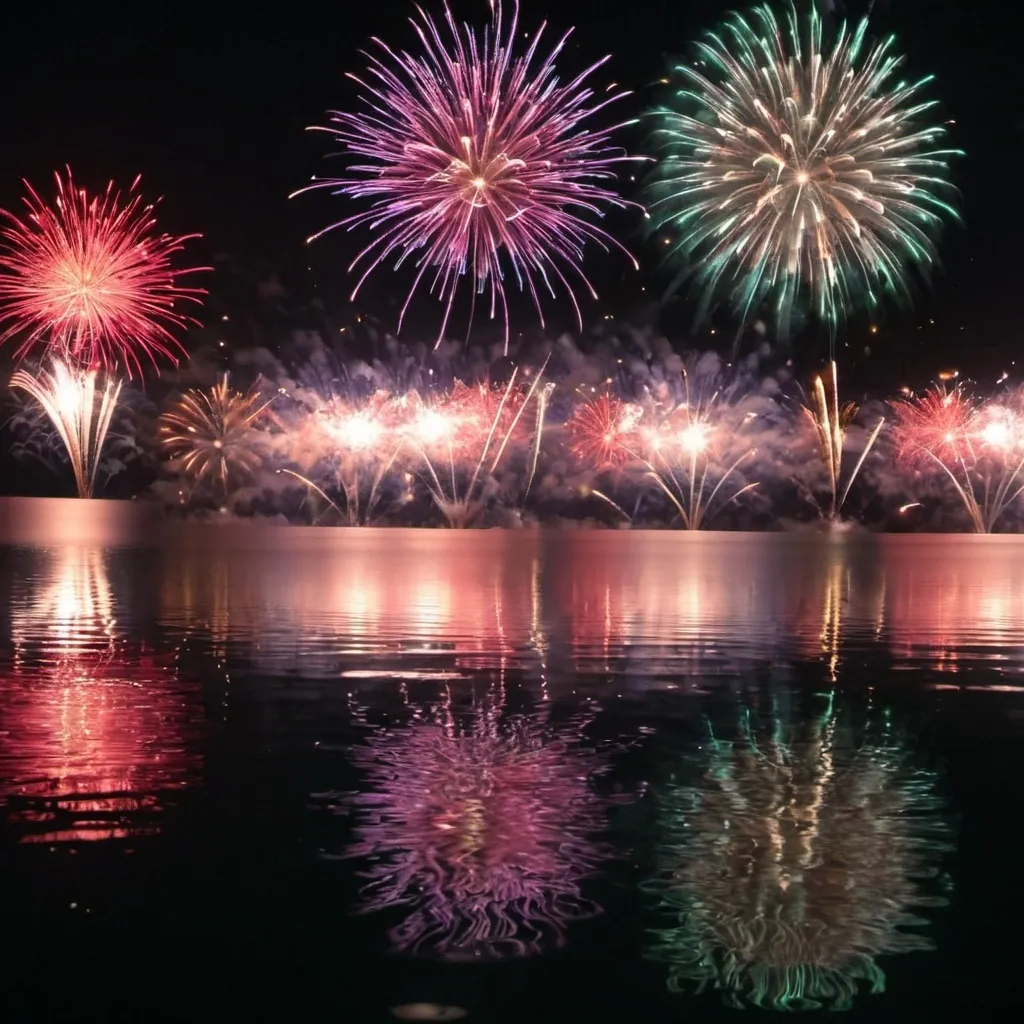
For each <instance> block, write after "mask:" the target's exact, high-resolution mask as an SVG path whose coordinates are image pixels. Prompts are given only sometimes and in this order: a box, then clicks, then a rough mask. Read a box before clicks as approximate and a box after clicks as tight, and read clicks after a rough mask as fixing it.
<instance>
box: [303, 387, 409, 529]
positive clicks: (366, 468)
mask: <svg viewBox="0 0 1024 1024" xmlns="http://www.w3.org/2000/svg"><path fill="white" fill-rule="evenodd" d="M318 401H319V399H318ZM396 416H397V403H396V402H395V400H394V398H393V397H392V396H391V394H390V393H389V392H387V391H384V390H377V391H375V392H374V393H373V394H372V395H371V396H370V397H369V399H368V400H366V401H365V402H358V401H356V400H354V399H352V400H350V399H343V398H340V397H338V396H336V395H334V396H331V398H329V399H328V400H327V401H321V402H320V404H318V405H317V406H316V408H315V409H314V410H313V412H311V413H307V414H305V415H304V425H303V427H302V428H301V429H300V430H299V431H298V432H297V434H296V437H295V444H294V445H293V453H292V454H293V455H294V456H295V459H296V461H297V462H299V463H302V464H303V468H308V471H309V472H310V473H312V472H313V469H312V466H313V465H318V468H319V471H320V474H321V475H322V474H324V473H326V474H327V475H328V476H329V477H330V481H331V482H330V484H329V486H330V487H331V489H332V490H334V488H335V487H336V488H337V489H338V490H339V491H340V494H341V499H340V500H341V504H340V505H339V504H337V503H336V502H335V501H334V500H333V499H332V498H331V497H330V496H329V495H328V494H327V492H326V491H325V490H324V489H323V488H321V487H319V486H318V485H317V484H316V483H314V482H313V481H312V480H311V479H309V477H308V476H305V475H302V474H300V473H296V472H295V471H293V470H288V469H286V470H284V472H285V473H288V474H289V475H291V476H294V477H295V478H296V479H298V480H301V481H302V482H303V483H305V484H306V485H307V486H308V487H310V488H311V489H312V490H314V491H316V492H317V493H318V494H319V495H320V496H321V497H322V498H324V499H325V500H326V501H327V502H328V504H329V505H330V506H331V507H332V508H333V509H334V510H335V511H336V512H337V513H338V515H339V516H340V517H341V518H342V519H343V521H344V522H346V523H347V524H348V525H349V526H360V525H366V524H368V523H371V522H372V521H373V516H374V513H375V511H376V508H377V505H378V503H379V501H380V499H381V496H382V488H383V484H384V481H385V479H386V477H387V475H388V473H390V472H391V469H392V467H393V466H394V464H395V460H396V459H397V458H398V454H399V452H400V451H401V449H402V447H403V444H404V438H403V437H402V434H401V431H400V430H398V429H397V420H396Z"/></svg>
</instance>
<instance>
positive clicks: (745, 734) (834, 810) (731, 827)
mask: <svg viewBox="0 0 1024 1024" xmlns="http://www.w3.org/2000/svg"><path fill="white" fill-rule="evenodd" d="M701 751H702V753H701V757H702V758H703V762H702V764H701V766H700V767H701V775H702V780H701V781H700V782H699V783H698V784H697V785H696V786H693V787H691V786H687V785H684V784H682V783H677V782H674V781H673V782H671V783H670V784H668V785H665V786H664V787H663V788H662V789H661V791H660V794H659V805H660V812H659V817H660V820H661V823H662V826H661V827H662V836H661V841H660V847H659V861H660V870H659V872H658V874H657V876H656V878H655V879H654V880H653V882H652V883H650V884H649V886H648V888H649V889H650V891H651V892H652V893H654V894H655V895H657V896H658V897H660V898H661V900H662V906H663V908H664V909H665V910H666V911H667V912H668V913H669V914H671V915H672V917H674V918H675V919H676V921H677V923H676V924H675V925H674V926H672V927H670V928H667V929H664V930H662V931H660V932H658V933H657V936H658V937H657V941H656V944H655V945H654V946H653V948H652V949H651V951H650V955H651V956H652V957H653V958H655V959H658V960H661V961H663V962H665V963H667V964H669V965H670V976H669V987H670V988H671V989H673V990H674V991H683V990H685V989H687V988H688V987H690V986H691V985H692V986H693V987H695V988H696V989H697V991H700V990H701V989H703V988H704V987H705V986H707V985H711V986H713V987H714V988H716V989H718V990H720V991H721V992H722V993H723V995H724V997H725V1000H726V1002H727V1003H729V1004H730V1005H732V1006H735V1007H739V1008H742V1007H744V1006H747V1005H752V1006H755V1007H758V1008H761V1009H773V1010H807V1009H817V1008H827V1009H835V1010H840V1009H847V1008H849V1007H850V1006H851V1005H852V1003H853V1000H854V998H855V997H856V995H857V993H858V991H859V989H860V988H861V986H863V985H867V986H868V987H869V988H870V991H872V992H876V993H877V992H881V991H883V990H884V987H885V975H884V974H883V972H882V970H881V968H880V967H879V966H878V964H877V963H876V958H877V957H878V956H879V955H881V954H892V953H901V952H909V951H914V950H925V949H930V948H932V947H931V944H930V943H929V942H928V940H927V939H926V938H925V937H923V936H921V935H918V934H914V932H913V931H909V932H908V931H904V930H903V929H905V928H907V927H914V926H919V925H921V924H925V923H926V922H925V921H923V920H921V919H920V918H919V917H916V916H914V914H913V912H912V911H913V910H914V909H916V908H918V907H933V906H941V905H943V904H944V903H945V902H946V901H945V900H944V899H942V898H941V897H939V896H937V895H932V894H929V893H928V892H927V891H926V890H925V887H924V886H923V885H922V884H921V883H920V882H919V881H918V880H919V879H924V878H929V877H933V876H934V875H935V874H936V862H937V861H938V860H939V858H940V857H941V856H942V855H943V854H944V853H945V851H946V850H947V849H948V837H947V829H946V827H945V824H944V822H943V821H942V819H941V817H940V815H939V809H940V804H939V801H938V798H937V796H936V794H935V791H934V779H933V778H932V777H931V776H929V775H928V774H926V773H924V772H921V771H919V770H915V769H914V768H913V767H912V765H911V764H910V759H909V756H908V754H907V752H906V751H905V749H904V747H903V746H902V745H901V744H900V742H899V741H898V738H897V737H896V736H894V735H893V733H892V731H891V727H890V726H889V724H888V720H886V721H885V722H883V723H878V724H874V723H871V722H868V723H867V724H866V725H865V726H863V727H856V726H854V725H853V724H852V723H850V722H848V721H847V720H846V719H845V717H844V716H841V715H840V714H839V713H838V711H837V709H836V708H835V707H834V705H833V697H832V696H831V695H829V696H828V697H827V706H826V708H825V710H824V711H823V713H821V714H820V715H818V716H815V717H813V718H811V719H810V720H809V721H808V722H807V723H806V724H803V725H794V724H793V723H792V721H790V720H789V718H788V716H786V715H785V714H783V713H780V711H779V709H778V708H777V707H776V706H775V705H774V702H773V707H772V710H771V714H770V715H769V716H767V717H765V718H764V721H763V722H759V721H758V718H757V717H755V714H754V713H752V712H751V711H750V710H747V709H744V711H743V712H742V714H741V716H740V721H739V728H738V730H736V732H735V735H734V738H732V739H731V740H730V739H723V738H720V737H717V736H711V737H710V738H709V741H707V742H706V743H705V744H704V745H702V747H701Z"/></svg>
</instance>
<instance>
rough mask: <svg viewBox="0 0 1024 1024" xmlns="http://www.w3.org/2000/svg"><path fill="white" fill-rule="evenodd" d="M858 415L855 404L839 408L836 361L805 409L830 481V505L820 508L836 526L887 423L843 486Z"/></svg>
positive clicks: (875, 433)
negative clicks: (850, 434)
mask: <svg viewBox="0 0 1024 1024" xmlns="http://www.w3.org/2000/svg"><path fill="white" fill-rule="evenodd" d="M857 412H858V410H857V406H856V405H854V403H853V402H846V403H844V404H843V405H840V404H839V375H838V372H837V370H836V364H835V361H834V360H833V361H832V363H831V364H830V365H829V373H828V375H827V376H823V375H819V376H817V377H815V378H814V388H813V391H812V396H811V399H810V401H808V403H807V404H806V405H805V406H804V414H805V415H806V417H807V418H808V420H810V422H811V425H812V426H813V427H814V432H815V438H816V440H817V442H818V451H819V452H820V454H821V461H822V465H823V466H824V467H825V473H826V477H827V480H828V503H827V504H826V505H824V506H822V505H820V504H819V506H818V507H819V509H820V510H821V513H822V515H823V516H824V517H825V519H826V520H827V521H828V522H829V523H834V522H836V520H837V519H838V518H839V515H840V513H841V512H842V509H843V505H845V504H846V499H847V497H848V496H849V494H850V488H851V487H852V486H853V482H854V480H856V479H857V476H858V474H859V473H860V471H861V467H862V466H863V465H864V460H865V459H866V458H867V457H868V455H869V453H870V452H871V449H872V448H873V447H874V446H875V442H876V441H877V440H878V435H879V434H880V433H881V432H882V427H884V426H885V419H884V417H882V418H880V419H879V420H878V423H876V424H875V427H874V429H873V430H872V431H871V433H870V434H868V438H867V441H866V442H865V443H864V447H863V449H862V450H861V453H860V457H859V458H858V459H857V462H856V463H855V464H854V467H853V470H852V471H851V472H850V474H849V476H847V478H846V482H845V483H843V453H844V451H845V449H846V440H847V433H848V427H849V426H850V424H851V423H852V422H853V419H854V417H855V416H856V415H857Z"/></svg>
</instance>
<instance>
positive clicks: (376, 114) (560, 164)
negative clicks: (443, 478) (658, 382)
mask: <svg viewBox="0 0 1024 1024" xmlns="http://www.w3.org/2000/svg"><path fill="white" fill-rule="evenodd" d="M492 7H493V24H492V25H491V26H490V27H489V28H487V29H485V30H484V31H483V32H482V33H481V32H478V31H475V30H474V29H472V28H470V27H469V26H462V27H461V29H460V27H459V26H458V25H457V24H456V22H455V19H454V18H453V16H452V13H451V10H450V9H449V8H448V6H447V4H446V5H445V9H444V21H445V24H446V25H447V28H448V32H447V33H445V32H443V31H442V28H441V27H439V26H438V24H437V23H436V22H435V21H434V20H433V19H431V18H430V17H429V16H428V15H426V14H424V13H423V12H422V11H420V16H419V19H418V20H413V22H412V24H413V28H414V29H415V31H416V34H417V36H418V37H419V40H420V43H421V45H422V52H421V53H420V54H410V53H407V52H404V51H395V50H393V49H392V48H391V47H390V46H388V45H387V44H386V43H384V42H383V41H381V40H380V39H375V40H374V42H375V44H376V45H377V47H378V49H379V51H380V54H379V55H378V56H374V55H367V59H368V61H369V69H368V73H367V74H366V76H365V77H363V78H360V77H357V76H356V75H349V77H350V78H352V79H353V81H355V82H356V83H357V84H358V85H359V86H360V87H361V89H362V90H363V105H364V109H363V110H362V111H361V112H359V113H347V112H341V111H334V112H332V114H331V119H332V121H333V126H332V127H329V128H320V129H317V130H320V131H326V132H329V133H330V134H331V135H333V136H334V137H335V138H336V139H338V141H339V142H341V143H342V144H343V146H344V147H345V150H346V152H347V153H348V154H351V155H352V156H355V157H359V158H362V159H364V160H365V161H366V162H365V163H357V164H353V165H352V166H351V167H350V168H349V170H348V173H347V175H346V176H344V177H341V178H330V179H324V180H316V179H314V183H313V184H312V185H309V186H306V188H305V189H301V190H300V192H304V191H308V190H309V189H316V188H326V189H331V190H332V191H333V193H334V194H339V195H344V196H348V197H351V198H353V199H356V200H369V201H370V206H369V208H368V209H366V210H364V211H363V212H360V213H356V214H352V215H350V216H347V217H344V218H343V219H342V220H340V221H338V222H337V223H335V224H332V225H330V226H329V227H327V228H325V229H324V230H323V231H321V232H319V233H318V234H317V235H314V236H313V237H312V238H311V239H310V241H312V240H313V239H315V238H317V237H319V236H320V235H322V234H324V233H325V232H326V231H331V230H333V229H335V228H339V227H343V228H345V229H346V230H352V229H354V228H369V229H370V230H371V231H372V232H373V233H374V237H373V240H372V241H371V242H370V244H369V245H367V246H366V248H365V249H363V251H362V252H361V253H360V254H359V255H358V256H357V257H356V258H355V260H354V261H353V263H352V266H351V267H350V270H355V269H356V268H359V269H360V270H361V271H362V273H361V276H360V278H359V280H358V282H357V284H356V287H355V289H354V290H353V292H352V297H353V298H355V296H356V294H357V293H358V291H359V289H360V287H361V286H362V284H363V282H364V281H365V280H366V278H367V277H368V276H369V275H370V274H371V273H372V272H373V271H374V270H376V269H377V268H378V267H379V266H380V265H381V264H382V263H384V262H385V261H387V260H389V259H391V258H392V257H394V258H395V267H396V269H397V268H398V267H400V266H401V265H402V264H403V263H405V262H406V260H409V261H410V262H412V263H413V264H414V265H415V268H416V272H415V277H414V280H413V283H412V287H411V289H410V291H409V295H408V298H407V299H406V302H405V305H404V306H403V307H402V311H401V315H400V317H399V328H400V327H401V321H402V319H403V318H404V316H405V313H406V309H407V308H408V305H409V302H410V301H411V299H412V297H413V295H414V294H415V293H416V291H417V289H418V288H419V286H420V284H421V282H422V281H423V279H424V278H427V280H428V281H429V288H430V291H431V292H432V293H436V294H437V296H438V298H439V300H440V301H441V302H442V303H443V304H444V315H443V318H442V322H441V328H440V331H439V334H438V343H440V340H441V338H442V337H443V336H444V333H445V330H446V328H447V325H448V319H449V316H450V314H451V310H452V305H453V302H454V299H455V294H456V291H457V290H458V286H459V280H460V278H462V277H464V276H466V275H468V276H470V277H471V278H472V287H473V288H474V289H475V293H474V300H473V302H474V304H475V301H476V299H475V295H476V294H483V293H484V292H489V298H488V304H489V307H490V316H491V317H492V318H493V317H494V316H495V315H496V314H497V313H498V311H499V309H500V312H501V316H502V317H503V319H504V321H505V347H506V350H507V348H508V308H507V301H506V295H505V283H504V282H505V278H506V275H507V274H508V271H509V270H511V273H512V275H513V277H514V278H515V280H516V282H517V283H518V284H519V286H520V289H521V290H524V291H526V292H528V293H529V295H530V297H531V298H532V300H533V303H534V306H535V307H536V309H537V312H538V315H539V316H540V318H541V323H542V324H543V312H542V310H541V302H540V292H541V291H546V292H548V293H550V294H551V295H554V285H555V284H557V283H560V284H561V285H562V287H563V288H564V289H565V291H566V292H567V293H568V295H569V297H570V299H571V301H572V303H573V305H574V307H575V308H576V313H577V318H578V319H579V318H580V311H579V306H578V303H577V300H576V296H575V292H574V283H575V282H578V283H579V284H582V285H583V287H584V288H585V289H586V291H587V292H588V293H590V294H591V295H592V296H593V297H594V298H596V294H595V292H594V289H593V287H592V286H591V285H590V283H589V281H588V280H587V278H586V277H585V275H584V273H583V270H582V266H581V264H582V259H583V251H584V247H585V245H586V243H588V242H591V243H595V244H597V245H598V246H600V247H601V248H602V249H604V250H606V251H607V250H608V249H609V248H611V247H615V248H617V249H622V247H621V246H620V245H619V244H618V243H617V242H616V241H615V240H614V239H613V238H612V237H611V236H610V235H609V234H608V233H607V232H605V231H603V230H601V229H600V228H598V227H596V226H594V225H593V224H591V223H590V221H589V220H588V219H587V218H588V217H593V216H598V215H601V214H602V213H603V212H604V210H605V209H607V208H610V207H624V206H626V205H627V204H626V203H625V202H624V201H623V200H621V199H619V198H618V196H617V195H616V194H615V193H614V192H613V191H612V190H611V188H609V187H606V185H605V183H607V182H612V181H614V178H615V173H614V171H615V166H616V165H617V164H618V163H620V162H622V161H624V160H627V159H629V158H628V157H626V156H624V155H623V154H622V153H621V152H620V151H619V150H616V149H614V148H613V147H611V146H610V144H609V140H610V138H611V136H612V134H613V133H614V131H615V130H616V128H618V127H621V126H615V127H609V128H603V127H600V125H595V126H594V127H590V125H591V123H592V121H593V120H594V118H595V117H596V116H597V115H599V114H600V113H601V112H602V111H603V109H604V108H605V107H606V106H608V105H609V104H610V103H613V102H614V101H616V100H618V99H621V98H622V97H623V96H625V95H627V94H626V93H623V92H619V93H611V94H606V95H605V96H604V97H603V98H602V99H601V100H600V101H599V102H595V98H594V92H593V89H592V88H591V87H590V86H589V85H588V84H587V80H588V78H589V77H590V75H591V74H592V73H593V72H594V71H595V70H597V68H599V67H601V65H603V64H604V63H605V61H603V60H602V61H599V62H598V63H596V64H594V65H592V66H591V67H590V68H588V69H587V70H585V71H583V72H582V73H581V74H579V75H577V76H575V77H573V78H570V79H569V80H568V81H567V82H564V83H563V82H562V81H560V80H559V78H558V71H557V69H556V65H555V61H556V59H557V58H558V57H559V56H560V55H561V54H562V51H563V49H564V48H565V44H566V40H567V39H568V34H567V35H566V36H564V37H563V38H562V39H561V40H560V41H559V42H558V43H557V44H556V45H555V46H554V47H553V48H552V49H551V50H550V52H548V53H547V55H546V56H539V50H540V45H541V39H542V36H543V32H544V26H542V27H541V29H540V30H539V31H538V32H537V33H536V34H535V35H534V36H533V38H532V39H530V41H529V43H528V45H527V47H526V49H525V51H524V52H523V53H522V54H521V55H517V53H516V50H515V43H516V37H517V35H519V31H518V29H519V10H518V5H514V6H513V13H512V16H511V18H509V19H507V20H505V19H504V18H503V17H502V9H501V4H500V2H497V3H494V4H493V5H492ZM606 59H607V58H606ZM627 123H628V122H627ZM296 194H298V193H296ZM622 251H623V252H625V250H622ZM627 255H628V254H627ZM630 259H632V257H630ZM633 262H634V266H636V262H635V260H634V261H633ZM580 322H581V326H582V320H580Z"/></svg>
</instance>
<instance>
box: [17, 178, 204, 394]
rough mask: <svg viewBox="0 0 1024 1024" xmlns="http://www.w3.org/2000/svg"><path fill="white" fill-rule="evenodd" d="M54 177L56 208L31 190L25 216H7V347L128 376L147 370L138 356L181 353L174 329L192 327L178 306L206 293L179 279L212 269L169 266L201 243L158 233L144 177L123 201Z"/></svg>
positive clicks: (116, 194) (109, 191)
mask: <svg viewBox="0 0 1024 1024" xmlns="http://www.w3.org/2000/svg"><path fill="white" fill-rule="evenodd" d="M55 177H56V183H57V196H56V201H55V202H54V204H53V205H52V206H48V205H47V204H46V203H45V202H44V201H43V199H41V198H40V196H39V194H38V193H37V192H36V191H35V189H33V188H32V186H31V185H28V184H27V183H26V187H27V189H28V196H27V198H26V199H25V205H26V206H27V207H28V215H27V216H26V217H24V218H19V217H16V216H15V215H14V214H12V213H8V212H7V211H0V214H2V216H3V217H5V218H6V220H7V222H8V223H7V226H6V227H5V228H4V229H3V230H2V231H0V309H2V317H3V319H4V320H6V321H7V324H8V326H7V328H6V330H5V331H4V332H3V334H2V336H0V340H6V339H9V338H11V337H14V336H15V335H24V337H23V338H22V340H21V342H20V346H19V348H18V355H19V356H22V355H24V354H25V353H26V352H28V351H29V350H31V349H32V348H34V347H36V346H37V345H44V346H45V347H46V348H47V349H48V350H49V351H51V352H52V354H53V355H54V356H56V357H57V358H60V359H65V360H69V361H71V362H74V363H80V364H82V365H83V366H85V367H86V368H87V369H98V368H102V369H105V370H107V371H110V370H112V369H113V368H114V367H115V366H117V365H119V364H123V365H124V367H125V369H126V370H127V371H128V374H129V376H130V375H131V374H132V372H133V371H135V370H138V371H140V372H141V364H140V356H146V357H148V358H149V359H150V360H152V361H153V362H155V361H156V357H157V356H158V355H164V356H168V357H170V358H172V359H173V358H174V357H175V354H176V353H177V352H181V351H183V349H182V348H181V345H180V343H179V342H178V341H177V340H176V339H175V338H174V336H173V334H172V333H171V329H172V328H176V327H185V326H187V325H188V324H190V323H192V322H193V321H192V320H191V318H189V317H187V316H185V315H183V314H181V313H180V312H178V311H177V309H176V305H177V304H178V303H180V302H199V301H201V300H200V296H202V295H203V294H205V292H204V290H203V289H201V288H187V287H183V286H182V285H180V284H179V283H178V280H179V278H181V277H182V276H184V275H186V274H191V273H195V272H196V271H197V270H205V269H209V268H205V267H203V268H199V267H192V268H189V269H187V270H175V269H174V268H173V267H172V266H171V258H172V257H173V256H174V254H175V253H177V252H178V251H179V250H181V249H182V248H183V247H184V243H185V242H186V241H188V240H189V239H190V238H195V237H198V236H196V235H185V236H183V237H174V236H172V235H167V234H155V233H154V230H153V229H154V226H155V223H156V221H155V220H154V217H153V212H152V211H153V207H152V205H143V199H142V196H141V195H140V194H139V193H138V192H137V191H136V188H137V186H138V182H139V179H138V178H136V179H135V181H134V182H133V183H132V187H131V189H129V191H128V194H127V196H125V197H122V194H121V193H120V192H118V191H116V190H115V188H114V185H113V183H112V182H111V183H110V184H109V185H108V186H107V188H106V191H105V192H103V193H102V194H101V195H97V196H90V195H89V194H88V193H87V192H86V191H85V190H84V189H81V188H79V187H78V186H76V185H75V183H74V181H73V179H72V177H71V172H70V171H68V172H67V176H66V178H62V177H61V176H60V175H59V174H57V175H55Z"/></svg>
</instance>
